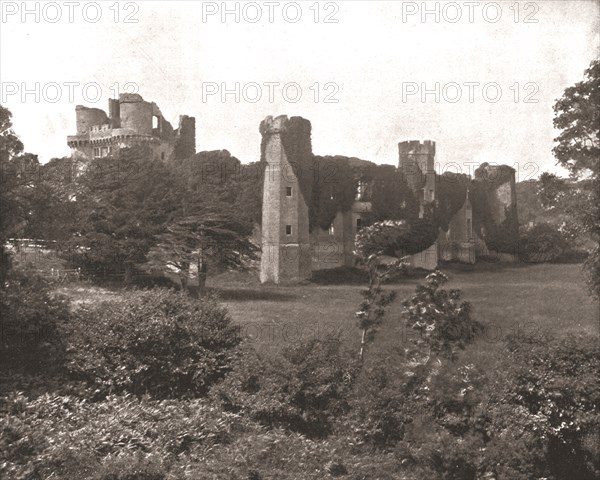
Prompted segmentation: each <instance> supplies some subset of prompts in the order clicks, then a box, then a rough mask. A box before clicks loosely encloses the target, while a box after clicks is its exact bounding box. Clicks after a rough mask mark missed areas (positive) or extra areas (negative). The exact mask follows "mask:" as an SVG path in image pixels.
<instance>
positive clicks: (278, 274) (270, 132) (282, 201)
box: [260, 115, 312, 283]
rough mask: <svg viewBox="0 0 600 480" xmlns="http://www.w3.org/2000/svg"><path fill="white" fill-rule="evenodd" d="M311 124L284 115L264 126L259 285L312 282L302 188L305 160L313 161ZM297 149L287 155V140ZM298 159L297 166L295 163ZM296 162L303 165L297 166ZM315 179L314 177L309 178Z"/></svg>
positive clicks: (262, 131)
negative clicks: (301, 176) (285, 139)
mask: <svg viewBox="0 0 600 480" xmlns="http://www.w3.org/2000/svg"><path fill="white" fill-rule="evenodd" d="M310 130H311V126H310V122H309V121H308V120H305V119H302V118H299V117H295V118H294V117H292V119H288V117H287V116H285V115H282V116H279V117H276V118H273V117H271V116H269V117H267V118H266V119H265V120H263V121H262V122H261V124H260V132H261V134H262V146H263V155H264V157H263V161H264V162H266V165H265V177H264V186H263V211H262V257H261V266H260V280H261V282H263V283H265V282H273V283H294V282H298V281H302V280H306V279H308V278H310V275H311V263H312V252H311V246H310V238H309V219H308V204H307V200H309V199H305V198H304V194H305V193H304V192H302V191H301V188H300V178H299V176H300V175H302V174H304V175H308V174H309V172H302V165H301V163H302V162H301V161H302V160H307V161H310V160H311V159H309V158H306V159H304V158H300V159H299V158H298V155H300V156H302V157H307V156H309V155H310V157H312V147H311V142H310ZM285 136H287V137H288V138H293V139H294V145H295V146H289V147H288V148H289V149H292V148H293V149H295V151H293V152H292V151H286V146H285V145H284V141H283V139H284V137H285ZM292 159H294V160H292ZM297 160H301V161H300V162H298V161H297ZM311 173H312V172H311Z"/></svg>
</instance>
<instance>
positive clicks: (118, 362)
mask: <svg viewBox="0 0 600 480" xmlns="http://www.w3.org/2000/svg"><path fill="white" fill-rule="evenodd" d="M68 338H69V345H68V356H67V360H68V362H67V368H68V370H69V371H70V372H71V373H72V374H73V375H74V376H75V378H77V379H81V380H86V381H88V382H89V383H90V384H92V385H93V386H94V387H95V388H96V389H98V391H99V393H102V394H105V393H110V392H130V393H133V394H138V395H139V394H144V393H149V394H152V395H154V396H156V397H162V398H164V397H176V396H181V395H189V396H196V395H202V394H204V393H206V391H207V389H208V387H209V386H210V385H212V384H213V383H214V382H216V381H217V380H219V379H220V378H221V377H222V376H223V375H224V374H225V373H226V372H227V371H228V370H229V368H230V366H231V362H232V360H233V358H234V356H235V347H236V346H237V345H238V344H239V341H240V339H239V335H238V334H237V329H236V327H235V326H234V325H233V324H232V323H231V321H230V318H229V316H228V314H227V312H226V310H225V309H224V308H223V307H221V306H219V305H218V304H217V303H216V302H215V301H214V300H213V299H204V300H202V301H197V300H193V299H190V298H187V297H186V296H183V295H181V294H179V293H177V292H174V291H172V290H163V289H155V290H147V291H132V292H127V293H125V294H124V295H123V297H122V299H119V300H112V301H107V302H102V303H98V304H96V305H92V306H83V307H82V308H81V309H79V310H78V311H77V313H76V314H75V318H74V319H73V322H72V324H71V325H70V328H69V331H68Z"/></svg>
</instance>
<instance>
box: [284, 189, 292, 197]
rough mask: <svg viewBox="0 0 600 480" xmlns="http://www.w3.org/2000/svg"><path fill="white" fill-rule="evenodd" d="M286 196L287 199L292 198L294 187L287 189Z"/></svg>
mask: <svg viewBox="0 0 600 480" xmlns="http://www.w3.org/2000/svg"><path fill="white" fill-rule="evenodd" d="M285 196H286V197H291V196H292V187H285Z"/></svg>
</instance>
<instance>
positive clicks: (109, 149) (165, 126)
mask: <svg viewBox="0 0 600 480" xmlns="http://www.w3.org/2000/svg"><path fill="white" fill-rule="evenodd" d="M108 112H109V113H108V115H107V114H106V112H105V111H104V110H101V109H99V108H89V107H84V106H82V105H77V106H76V107H75V115H76V118H77V134H76V135H70V136H68V137H67V144H68V145H69V147H71V153H72V156H73V158H74V159H77V160H85V159H90V158H98V157H107V156H109V155H113V154H116V153H117V152H118V150H119V149H121V148H124V147H131V146H134V145H148V146H149V147H150V149H151V151H152V154H153V156H154V158H157V159H162V160H172V159H174V158H177V159H183V158H188V157H190V156H192V155H194V154H195V153H196V120H195V119H194V117H188V116H187V115H181V116H180V117H179V128H178V129H177V130H174V129H173V127H172V126H171V124H170V123H169V122H168V121H166V120H165V118H164V117H163V116H162V113H161V112H160V109H159V108H158V106H157V105H156V104H155V103H154V102H146V101H144V99H143V98H142V97H141V96H140V95H138V94H135V93H123V94H121V95H119V98H118V99H112V98H111V99H109V101H108Z"/></svg>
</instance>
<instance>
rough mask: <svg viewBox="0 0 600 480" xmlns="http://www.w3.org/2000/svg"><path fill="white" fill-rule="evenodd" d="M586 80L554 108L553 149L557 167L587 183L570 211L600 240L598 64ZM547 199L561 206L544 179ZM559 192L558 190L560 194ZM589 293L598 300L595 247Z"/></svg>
mask: <svg viewBox="0 0 600 480" xmlns="http://www.w3.org/2000/svg"><path fill="white" fill-rule="evenodd" d="M585 75H586V78H585V79H584V80H583V81H581V82H578V83H576V84H575V85H574V86H572V87H569V88H567V89H566V90H565V91H564V94H563V96H562V97H561V98H560V99H559V100H557V102H556V104H555V105H554V113H555V117H554V127H555V128H557V129H559V130H561V132H560V134H559V136H558V137H556V138H555V139H554V140H555V142H556V146H555V147H554V149H553V153H554V156H555V157H556V159H557V161H558V164H559V165H562V166H563V167H565V168H566V169H568V170H569V172H570V174H571V176H572V177H573V178H575V179H587V180H588V181H587V182H586V183H585V184H584V185H583V186H581V188H579V190H578V191H577V197H578V201H577V202H576V203H575V204H574V205H572V206H571V207H570V208H569V211H570V213H571V214H572V216H573V219H574V221H575V223H576V224H577V225H578V227H579V229H580V231H581V232H582V233H585V234H588V235H591V236H592V238H594V239H595V240H596V241H597V240H598V239H599V238H600V160H599V158H600V112H599V109H598V105H599V104H600V61H598V60H594V61H593V62H592V63H591V64H590V67H589V68H588V69H587V70H586V71H585ZM544 180H546V186H547V188H548V191H549V193H548V194H547V196H548V198H549V199H553V200H554V201H558V202H563V201H564V200H563V199H561V198H560V196H558V197H557V195H556V194H555V191H556V188H557V187H560V185H557V182H556V181H551V180H554V179H552V178H551V177H548V176H547V177H545V179H544ZM560 190H561V189H560V188H559V191H560ZM586 269H587V272H588V274H589V285H590V288H591V290H592V291H593V292H594V293H595V294H596V295H597V296H600V248H599V246H598V245H596V246H595V249H594V251H593V252H592V253H591V254H590V257H589V258H588V260H587V262H586Z"/></svg>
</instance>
